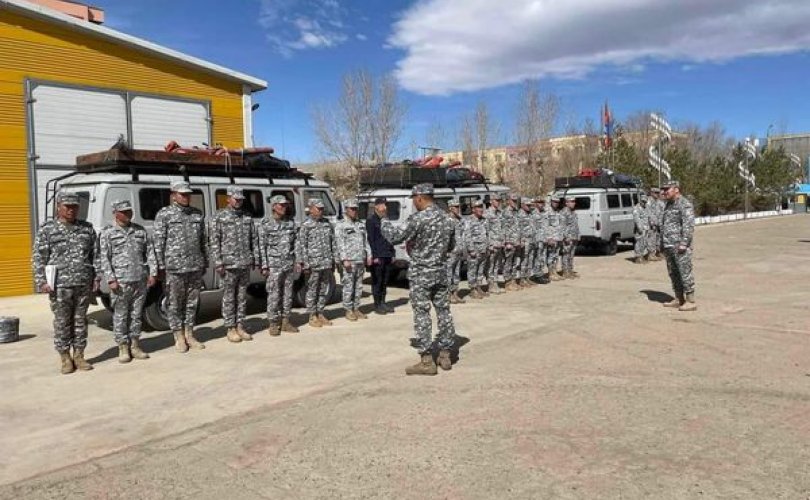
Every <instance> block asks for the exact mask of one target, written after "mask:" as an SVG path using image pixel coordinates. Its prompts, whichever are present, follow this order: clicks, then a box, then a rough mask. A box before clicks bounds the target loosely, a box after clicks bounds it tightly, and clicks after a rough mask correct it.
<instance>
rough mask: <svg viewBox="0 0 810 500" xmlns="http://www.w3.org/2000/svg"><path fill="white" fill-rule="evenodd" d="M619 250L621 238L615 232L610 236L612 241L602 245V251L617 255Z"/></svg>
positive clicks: (606, 253)
mask: <svg viewBox="0 0 810 500" xmlns="http://www.w3.org/2000/svg"><path fill="white" fill-rule="evenodd" d="M618 251H619V239H618V238H617V237H616V235H615V234H614V235H613V236H611V237H610V241H608V242H607V243H604V244H603V245H602V253H603V254H605V255H616V253H617V252H618Z"/></svg>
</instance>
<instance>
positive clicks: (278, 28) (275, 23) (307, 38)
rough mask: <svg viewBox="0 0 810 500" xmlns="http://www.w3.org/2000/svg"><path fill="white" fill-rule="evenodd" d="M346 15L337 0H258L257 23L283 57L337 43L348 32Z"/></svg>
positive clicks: (343, 39) (347, 36)
mask: <svg viewBox="0 0 810 500" xmlns="http://www.w3.org/2000/svg"><path fill="white" fill-rule="evenodd" d="M346 16H347V13H346V11H345V10H344V9H343V8H341V6H340V4H339V3H338V2H337V1H336V0H305V1H296V0H261V7H260V12H259V25H260V26H261V27H262V28H264V29H265V31H266V33H267V35H266V36H267V40H268V41H269V42H270V43H271V44H272V45H273V48H274V49H275V50H276V51H277V52H278V53H280V54H281V55H283V56H284V57H291V56H292V55H293V54H294V53H295V51H301V50H307V49H324V48H331V47H336V46H338V45H340V44H342V43H343V42H345V41H346V40H348V38H349V35H348V34H347V33H346V30H347V27H346V26H345V23H344V21H343V19H344V18H345V17H346Z"/></svg>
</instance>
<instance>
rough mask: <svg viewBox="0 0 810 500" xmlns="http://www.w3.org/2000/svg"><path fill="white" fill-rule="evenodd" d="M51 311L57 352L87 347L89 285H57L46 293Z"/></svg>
mask: <svg viewBox="0 0 810 500" xmlns="http://www.w3.org/2000/svg"><path fill="white" fill-rule="evenodd" d="M48 295H49V297H50V299H51V311H53V345H54V347H56V350H57V351H58V352H67V351H68V350H69V349H70V348H71V347H73V348H74V349H84V348H85V347H87V307H88V306H89V305H90V287H89V286H76V287H58V286H57V288H56V291H54V292H51V293H50V294H48Z"/></svg>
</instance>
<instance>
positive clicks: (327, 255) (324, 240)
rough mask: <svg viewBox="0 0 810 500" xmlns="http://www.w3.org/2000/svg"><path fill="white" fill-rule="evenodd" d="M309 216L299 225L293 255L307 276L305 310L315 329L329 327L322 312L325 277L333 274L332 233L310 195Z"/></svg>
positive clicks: (319, 203) (326, 288) (319, 205)
mask: <svg viewBox="0 0 810 500" xmlns="http://www.w3.org/2000/svg"><path fill="white" fill-rule="evenodd" d="M307 205H308V206H309V218H307V220H305V221H304V223H303V224H301V228H300V229H299V230H298V240H297V241H296V249H295V257H296V260H297V261H298V264H299V265H300V266H301V269H302V270H303V271H304V274H306V275H307V312H309V325H310V326H313V327H315V328H320V327H322V326H329V325H331V324H332V322H331V321H329V320H328V319H326V316H324V315H323V310H324V308H325V307H326V299H327V297H326V294H327V293H328V292H329V276H330V274H333V273H334V265H335V257H336V254H337V252H336V251H335V233H334V231H333V230H332V223H330V222H329V221H328V220H327V219H324V218H323V202H322V201H321V200H320V199H318V198H310V200H309V202H308V203H307Z"/></svg>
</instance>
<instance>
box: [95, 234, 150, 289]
mask: <svg viewBox="0 0 810 500" xmlns="http://www.w3.org/2000/svg"><path fill="white" fill-rule="evenodd" d="M98 240H99V251H98V256H97V258H98V263H97V265H96V272H97V273H98V274H99V275H103V276H104V279H106V280H107V283H112V282H113V281H119V282H121V283H141V282H143V281H145V280H146V278H147V277H148V276H156V275H157V266H156V261H155V251H154V248H153V246H152V238H150V237H149V234H148V233H147V232H146V229H144V227H143V226H141V225H140V224H135V223H130V224H129V225H128V226H120V225H118V224H116V223H113V224H112V225H109V226H106V227H105V228H104V229H102V230H101V232H100V233H99V237H98Z"/></svg>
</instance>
